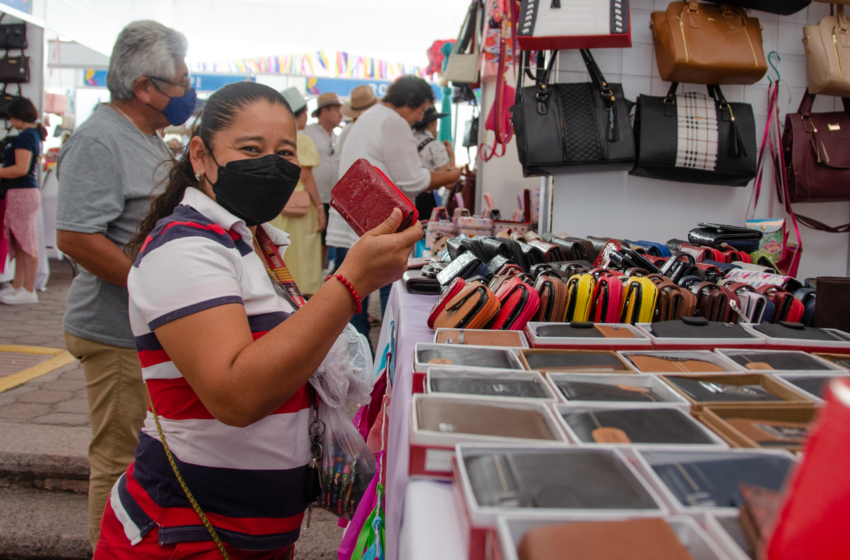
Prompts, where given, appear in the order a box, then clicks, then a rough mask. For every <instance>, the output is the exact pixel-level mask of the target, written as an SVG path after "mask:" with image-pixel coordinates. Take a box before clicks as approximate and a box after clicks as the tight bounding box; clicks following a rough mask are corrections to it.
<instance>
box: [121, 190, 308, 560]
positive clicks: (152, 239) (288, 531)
mask: <svg viewBox="0 0 850 560" xmlns="http://www.w3.org/2000/svg"><path fill="white" fill-rule="evenodd" d="M261 227H264V228H265V230H266V232H267V233H268V234H269V237H270V239H271V240H272V242H273V243H275V244H276V245H277V246H278V247H280V249H281V253H283V251H284V250H285V248H286V247H287V246H288V245H289V235H288V234H286V233H283V232H281V231H280V230H277V229H275V228H273V227H271V226H268V225H265V226H261ZM252 243H253V240H252V234H251V231H250V230H249V229H248V228H247V227H246V226H245V223H244V222H243V221H242V220H240V219H238V218H236V217H235V216H233V215H232V214H230V213H229V212H227V211H226V210H224V209H223V208H222V207H221V206H219V205H218V204H216V203H215V201H213V200H212V199H210V198H209V197H207V196H206V195H205V194H203V193H202V192H201V191H199V190H197V189H195V188H191V187H190V188H188V189H186V194H185V196H184V197H183V201H182V203H181V204H180V205H179V206H178V207H177V208H176V209H175V210H174V213H173V214H172V215H171V216H169V217H168V218H165V219H163V220H160V222H159V223H158V224H157V226H156V228H155V229H154V230H153V231H152V232H151V234H150V235H149V236H148V238H147V240H146V241H145V243H144V246H143V248H142V250H141V251H140V252H139V256H138V258H137V259H136V262H135V263H134V265H133V268H132V270H131V271H130V275H129V276H128V278H127V288H128V291H129V293H130V324H131V326H132V328H133V334H134V336H135V337H136V347H137V349H138V352H139V360H140V361H141V364H142V377H143V378H144V380H145V381H146V382H147V383H148V387H149V389H150V392H151V398H152V399H153V403H154V406H156V410H157V413H158V414H159V417H160V424H161V426H162V430H163V433H164V434H165V438H166V441H167V443H168V446H169V448H170V449H171V452H172V454H173V455H174V458H175V460H176V461H177V465H178V468H179V470H180V473H181V475H182V476H183V479H184V480H185V481H186V484H187V486H188V487H189V489H190V491H191V492H192V494H193V495H194V497H195V499H196V500H197V501H198V503H199V504H200V506H201V509H202V510H203V511H204V513H205V514H206V515H207V517H208V518H209V519H210V522H211V523H212V524H213V526H214V527H215V528H216V530H217V531H218V533H219V535H220V536H221V538H222V540H223V541H225V542H227V543H228V544H229V545H231V546H233V547H235V548H241V549H245V550H274V549H278V548H285V547H288V546H289V545H291V544H292V543H294V542H295V541H296V540H297V539H298V533H299V528H300V526H301V520H302V517H303V512H304V510H305V509H306V507H307V503H306V501H305V480H306V470H307V463H308V462H309V460H310V452H309V446H310V440H309V434H308V430H309V424H310V421H311V414H312V412H311V406H312V404H313V402H312V400H313V397H312V392H311V390H310V389H309V387H307V386H306V385H305V386H304V387H302V388H301V389H300V390H299V391H298V392H297V393H296V394H295V395H294V396H293V397H292V398H290V399H289V400H288V401H287V402H286V403H284V404H283V405H282V406H281V407H280V408H279V409H277V410H276V411H275V412H274V413H272V414H271V415H269V416H267V417H266V418H264V419H262V420H260V421H259V422H256V423H254V424H252V425H250V426H248V427H246V428H236V427H232V426H227V425H225V424H223V423H221V422H219V421H218V420H216V419H215V418H214V417H213V416H212V414H210V412H209V411H208V410H207V409H206V407H205V406H204V404H203V403H202V402H201V400H200V399H199V398H198V396H197V395H196V394H195V392H194V391H193V390H192V387H190V386H189V384H188V383H187V381H186V380H185V379H184V378H183V376H182V375H181V374H180V371H179V370H178V369H177V367H176V366H175V365H174V363H172V362H171V360H170V359H169V357H168V354H166V352H165V350H163V348H162V345H161V344H160V343H159V341H158V340H157V337H156V334H154V332H153V330H155V329H156V328H157V327H159V326H160V325H164V324H165V323H168V322H169V321H174V320H176V319H179V318H181V317H185V316H187V315H190V314H192V313H197V312H199V311H203V310H205V309H210V308H212V307H215V306H218V305H224V304H228V303H241V304H242V305H243V306H244V307H245V312H246V314H247V315H248V324H249V325H250V328H251V332H252V333H253V336H254V339H257V338H259V337H261V336H263V335H264V334H265V333H267V332H268V331H269V330H271V329H273V328H274V327H276V326H277V325H279V324H280V323H282V322H283V321H285V320H286V319H287V317H289V315H290V314H292V313H294V312H295V309H294V308H293V307H292V305H291V304H289V303H288V301H287V300H285V299H283V298H281V297H279V296H278V295H277V294H276V293H275V289H274V286H273V285H272V282H271V280H270V279H269V276H268V274H267V273H266V270H265V267H264V265H263V262H262V261H261V260H260V257H259V256H257V254H256V253H255V252H254V251H253V249H252ZM221 328H227V326H226V325H222V326H221ZM199 342H202V341H199ZM111 504H112V508H113V510H114V511H115V514H116V516H117V517H118V519H119V520H120V521H121V523H122V524H123V526H124V532H125V534H126V535H127V538H128V539H129V540H130V542H131V543H133V544H136V543H138V542H139V541H140V540H141V539H142V537H144V535H145V534H146V533H147V532H148V531H150V530H151V529H152V528H153V527H154V526H155V525H157V526H159V541H160V544H170V543H176V542H181V541H200V540H209V539H210V537H209V535H208V533H207V530H206V529H205V528H204V526H203V525H202V524H201V521H200V520H199V519H198V517H197V515H196V514H195V512H194V510H193V509H192V507H191V505H190V503H189V501H188V500H187V498H186V496H185V495H184V493H183V490H182V489H181V488H180V486H179V485H178V482H177V479H176V477H175V476H174V473H173V471H172V469H171V466H170V465H169V463H168V459H167V457H166V455H165V451H164V449H163V447H162V444H161V442H160V441H159V434H158V433H157V429H156V425H155V423H154V419H153V415H152V414H151V412H150V411H148V414H147V418H146V419H145V424H144V427H143V428H142V431H141V433H140V434H139V447H138V448H137V449H136V456H135V461H134V462H133V464H131V465H130V467H129V468H128V469H127V472H126V473H125V475H123V476H122V477H121V479H120V480H119V481H118V482H117V483H116V484H115V487H114V488H113V489H112V497H111Z"/></svg>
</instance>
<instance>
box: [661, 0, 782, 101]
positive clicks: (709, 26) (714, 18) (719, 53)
mask: <svg viewBox="0 0 850 560" xmlns="http://www.w3.org/2000/svg"><path fill="white" fill-rule="evenodd" d="M649 26H650V27H651V28H652V40H653V43H654V44H655V56H656V59H657V60H658V71H659V72H660V74H661V79H662V80H664V81H665V82H682V83H689V84H705V85H718V84H719V85H726V84H742V85H750V84H754V83H756V82H758V81H759V80H761V79H762V78H763V77H764V75H765V74H766V73H767V61H766V60H765V58H764V47H763V45H762V36H761V27H760V25H759V20H758V19H756V18H752V17H749V16H748V15H747V12H746V10H745V9H743V8H732V7H730V6H726V5H722V6H718V5H716V4H700V3H699V2H697V0H688V1H687V2H672V3H671V4H670V5H669V6H667V11H665V12H652V21H651V22H650V24H649Z"/></svg>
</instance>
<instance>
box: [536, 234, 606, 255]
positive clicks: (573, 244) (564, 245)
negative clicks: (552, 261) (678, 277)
mask: <svg viewBox="0 0 850 560" xmlns="http://www.w3.org/2000/svg"><path fill="white" fill-rule="evenodd" d="M543 240H544V241H546V242H547V243H551V244H552V245H557V246H558V247H560V248H561V253H562V254H563V255H564V258H563V259H559V260H567V261H573V260H585V261H592V260H593V259H595V258H596V255H595V254H594V252H593V244H592V243H590V241H587V240H586V239H577V238H574V237H569V236H566V234H563V236H561V235H557V236H556V235H552V234H551V233H544V234H543Z"/></svg>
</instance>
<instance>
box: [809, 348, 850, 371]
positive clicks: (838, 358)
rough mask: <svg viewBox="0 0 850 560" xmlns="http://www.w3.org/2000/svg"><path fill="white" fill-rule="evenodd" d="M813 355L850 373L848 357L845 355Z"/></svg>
mask: <svg viewBox="0 0 850 560" xmlns="http://www.w3.org/2000/svg"><path fill="white" fill-rule="evenodd" d="M814 355H815V356H817V357H818V358H821V359H823V360H826V361H828V362H832V363H833V364H835V365H837V366H838V367H840V368H841V369H843V370H845V371H850V356H848V355H847V354H830V353H824V352H816V353H815V354H814Z"/></svg>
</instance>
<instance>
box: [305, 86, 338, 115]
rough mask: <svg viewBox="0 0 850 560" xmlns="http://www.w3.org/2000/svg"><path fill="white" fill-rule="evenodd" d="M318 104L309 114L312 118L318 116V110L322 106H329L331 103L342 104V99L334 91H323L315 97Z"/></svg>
mask: <svg viewBox="0 0 850 560" xmlns="http://www.w3.org/2000/svg"><path fill="white" fill-rule="evenodd" d="M317 101H318V103H319V105H318V107H316V110H315V111H313V114H312V115H310V116H311V117H313V118H316V117H318V116H319V111H321V110H322V107H329V106H331V105H342V101H340V100H339V96H338V95H337V94H335V93H334V92H328V93H323V94H322V95H320V96H319V98H318V99H317Z"/></svg>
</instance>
